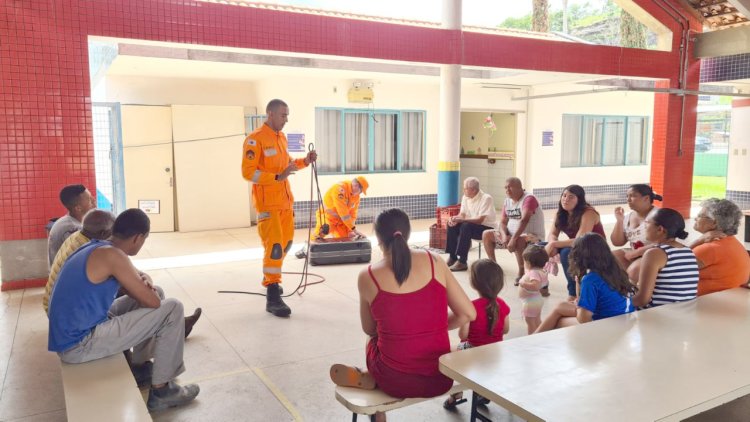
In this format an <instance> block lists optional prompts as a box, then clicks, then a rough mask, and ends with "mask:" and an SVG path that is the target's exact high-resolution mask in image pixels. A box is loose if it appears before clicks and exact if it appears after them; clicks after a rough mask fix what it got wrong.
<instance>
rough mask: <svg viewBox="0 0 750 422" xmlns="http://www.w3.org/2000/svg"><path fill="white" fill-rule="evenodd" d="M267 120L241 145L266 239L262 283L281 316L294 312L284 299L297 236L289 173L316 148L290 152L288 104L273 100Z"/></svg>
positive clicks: (260, 231)
mask: <svg viewBox="0 0 750 422" xmlns="http://www.w3.org/2000/svg"><path fill="white" fill-rule="evenodd" d="M266 115H267V118H266V121H265V122H264V123H263V125H262V126H261V127H260V128H258V129H256V130H255V131H253V133H251V134H250V135H249V136H248V137H247V138H246V139H245V143H244V146H243V148H242V177H244V178H245V179H246V180H249V181H251V182H253V206H255V210H256V211H257V213H258V234H259V235H260V238H261V240H262V241H263V248H264V249H265V255H264V256H263V286H264V287H266V311H268V312H270V313H272V314H273V315H275V316H278V317H286V316H289V315H290V314H291V313H292V310H291V309H289V306H287V305H286V303H284V300H283V299H282V298H281V290H280V286H279V284H280V283H281V264H282V263H283V262H284V257H285V256H286V253H287V252H289V249H290V248H291V247H292V238H293V237H294V212H293V211H292V204H293V203H294V197H293V196H292V190H291V188H290V186H289V180H287V179H288V178H289V176H290V175H292V174H294V173H295V172H296V171H297V170H301V169H303V168H305V167H307V166H308V165H310V163H312V162H315V160H316V159H317V158H318V155H317V154H316V153H315V151H310V152H308V153H307V156H305V158H298V159H295V160H293V159H292V158H291V157H289V152H288V151H287V140H286V135H284V133H283V132H281V129H283V128H284V125H285V124H286V122H287V120H288V119H287V117H288V116H289V106H287V105H286V103H285V102H283V101H281V100H271V101H270V102H269V103H268V106H266Z"/></svg>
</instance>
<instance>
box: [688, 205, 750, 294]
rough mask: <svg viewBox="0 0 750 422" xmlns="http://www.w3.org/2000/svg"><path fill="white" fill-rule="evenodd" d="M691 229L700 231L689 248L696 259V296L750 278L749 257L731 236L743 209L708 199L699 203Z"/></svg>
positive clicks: (727, 287)
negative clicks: (697, 270)
mask: <svg viewBox="0 0 750 422" xmlns="http://www.w3.org/2000/svg"><path fill="white" fill-rule="evenodd" d="M701 207H702V208H701V210H700V212H699V213H698V216H697V217H695V224H694V226H693V228H694V229H695V230H696V231H698V232H700V233H701V236H700V237H699V238H698V239H696V240H695V241H694V242H693V243H692V244H691V245H690V248H692V249H693V252H694V253H695V256H696V258H697V259H698V268H699V272H700V281H699V282H698V296H700V295H705V294H708V293H713V292H718V291H721V290H726V289H732V288H735V287H739V286H741V285H743V284H746V283H747V282H748V279H749V278H750V257H749V256H748V254H747V251H746V250H745V247H744V246H743V245H742V244H741V243H740V241H739V240H738V239H737V238H736V237H735V236H734V235H736V234H737V230H738V228H739V226H740V220H741V219H742V211H740V208H739V207H738V206H737V205H735V203H734V202H732V201H729V200H726V199H717V198H711V199H709V200H707V201H704V202H703V203H702V204H701Z"/></svg>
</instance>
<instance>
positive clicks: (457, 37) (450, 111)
mask: <svg viewBox="0 0 750 422" xmlns="http://www.w3.org/2000/svg"><path fill="white" fill-rule="evenodd" d="M442 26H443V29H444V30H446V31H452V32H453V33H454V36H452V37H451V42H450V43H449V45H447V46H446V48H448V49H450V52H451V63H449V64H444V65H442V66H440V117H439V119H440V135H439V141H440V144H439V146H438V159H439V161H438V206H441V207H443V206H446V205H453V204H457V203H458V202H459V198H460V196H459V192H460V190H459V186H460V181H459V172H460V170H461V165H460V161H459V155H460V152H461V151H460V150H461V142H460V129H461V128H460V124H461V65H460V64H458V63H460V62H461V55H462V51H463V40H462V37H461V0H443V22H442Z"/></svg>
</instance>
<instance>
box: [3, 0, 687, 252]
mask: <svg viewBox="0 0 750 422" xmlns="http://www.w3.org/2000/svg"><path fill="white" fill-rule="evenodd" d="M636 3H638V4H639V5H640V6H641V7H643V8H644V9H646V10H647V11H649V12H650V13H652V14H653V15H654V16H656V17H657V18H658V19H660V20H662V21H663V22H665V24H667V25H669V26H670V28H675V24H674V22H673V21H671V18H669V17H668V15H667V14H666V13H665V12H664V11H661V10H660V9H658V8H656V7H655V6H654V5H653V4H652V3H653V2H652V1H649V0H636ZM436 7H437V6H436ZM89 35H98V36H109V37H118V38H131V39H142V40H152V41H170V42H179V43H186V44H204V45H217V46H229V47H242V48H255V49H265V50H277V51H290V52H303V53H311V54H327V55H337V56H350V57H366V58H376V59H387V60H403V61H411V62H429V63H463V64H469V65H476V66H488V67H496V66H503V67H510V68H521V69H536V70H557V71H569V72H585V73H600V74H608V75H623V76H648V77H658V78H668V79H671V80H674V79H675V77H676V70H675V69H677V64H676V61H677V59H676V54H675V53H665V52H654V51H646V50H628V49H621V48H614V47H592V46H583V45H577V44H572V43H559V42H551V41H545V40H521V39H517V38H512V39H511V38H508V37H497V36H490V35H483V34H473V33H461V32H458V31H444V30H440V29H434V28H424V27H411V26H405V25H396V24H387V23H381V22H367V21H361V20H353V19H343V18H334V17H326V16H315V15H307V14H297V13H290V12H282V11H274V10H266V9H259V8H250V7H239V6H230V5H221V4H213V3H203V2H198V1H189V0H171V1H166V0H107V1H84V0H46V1H45V0H3V1H2V2H0V40H2V41H1V42H0V75H1V81H0V240H23V239H36V238H43V237H45V232H44V225H45V223H46V221H47V219H48V218H50V217H54V216H59V215H62V214H63V213H64V210H63V208H62V206H61V205H60V204H59V201H58V199H57V194H58V192H59V190H60V188H61V187H62V186H64V185H66V184H70V183H83V184H85V185H86V186H88V187H89V189H90V190H91V191H92V192H94V189H95V185H94V184H95V180H94V155H93V146H92V142H91V140H92V137H93V135H92V124H91V111H90V109H91V99H90V86H89V75H88V53H87V37H88V36H89ZM462 43H463V50H462V49H461V48H460V47H461V44H462ZM675 51H676V50H675ZM696 80H697V79H696ZM676 102H677V100H676V99H674V98H671V97H670V99H669V100H667V101H658V103H659V104H660V107H663V109H661V108H660V110H659V113H663V115H662V114H660V115H659V117H656V116H655V123H656V121H657V120H658V121H659V125H660V127H662V129H660V130H659V131H657V130H656V129H655V130H654V135H655V138H657V136H656V135H657V133H658V136H659V137H665V138H664V139H665V141H664V143H663V144H664V145H663V146H664V148H663V149H664V152H663V153H662V152H659V153H657V152H656V151H655V152H654V156H655V158H656V157H657V156H658V157H660V158H659V159H660V160H662V161H663V162H664V164H663V165H661V167H657V168H656V169H655V170H654V171H652V175H654V176H655V177H657V179H656V180H655V182H654V183H655V184H656V185H658V186H663V187H664V189H669V190H670V192H669V194H667V195H666V197H667V198H669V197H674V198H682V197H683V196H684V192H686V190H685V189H688V191H689V187H687V188H685V187H681V186H673V185H672V184H666V182H665V180H664V177H665V175H666V173H665V170H664V169H665V168H667V167H669V168H670V169H671V168H672V163H673V160H676V162H677V163H678V164H679V163H681V161H680V160H685V161H686V159H682V158H675V157H674V155H673V154H671V150H670V148H672V147H673V143H674V136H675V134H674V131H675V129H674V116H673V114H676V113H675V112H674V110H678V109H675V108H674V107H677V103H676ZM690 113H692V117H689V118H688V119H687V120H689V121H690V122H687V121H686V127H688V126H690V127H692V128H693V129H692V130H694V128H695V111H694V107H693V108H691V112H690ZM689 123H690V124H689ZM659 139H661V138H659ZM660 142H661V141H655V142H654V145H655V147H656V146H657V145H659V148H661V146H662V143H660ZM690 157H691V158H690V165H691V166H692V151H690ZM667 164H669V166H667ZM683 167H684V172H687V170H686V169H687V163H684V166H683ZM676 168H680V169H682V167H679V166H678V167H676ZM690 168H691V169H692V167H690ZM680 171H681V172H682V170H680ZM659 175H661V176H659ZM685 176H687V173H686V174H685ZM658 177H661V179H658ZM671 189H675V190H674V194H673V195H672V191H671ZM688 196H689V195H688ZM675 200H676V201H677V199H675ZM665 201H668V200H665ZM678 202H679V203H675V204H676V205H679V206H682V204H683V202H685V201H683V200H682V199H680V200H679V201H678Z"/></svg>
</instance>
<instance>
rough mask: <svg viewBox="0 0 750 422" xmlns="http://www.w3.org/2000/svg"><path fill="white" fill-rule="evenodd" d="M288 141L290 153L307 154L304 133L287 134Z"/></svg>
mask: <svg viewBox="0 0 750 422" xmlns="http://www.w3.org/2000/svg"><path fill="white" fill-rule="evenodd" d="M286 140H287V147H288V149H289V152H305V134H304V133H287V135H286Z"/></svg>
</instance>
